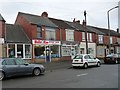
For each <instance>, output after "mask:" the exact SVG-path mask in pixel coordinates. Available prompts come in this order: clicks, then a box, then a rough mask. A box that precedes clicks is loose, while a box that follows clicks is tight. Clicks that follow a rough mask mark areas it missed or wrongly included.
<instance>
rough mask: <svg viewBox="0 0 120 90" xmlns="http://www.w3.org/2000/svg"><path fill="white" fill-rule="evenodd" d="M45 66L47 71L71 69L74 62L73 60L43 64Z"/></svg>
mask: <svg viewBox="0 0 120 90" xmlns="http://www.w3.org/2000/svg"><path fill="white" fill-rule="evenodd" d="M42 65H44V67H45V69H46V71H48V70H56V69H61V68H66V69H67V68H71V67H72V61H71V60H64V61H63V60H61V61H53V62H46V63H42Z"/></svg>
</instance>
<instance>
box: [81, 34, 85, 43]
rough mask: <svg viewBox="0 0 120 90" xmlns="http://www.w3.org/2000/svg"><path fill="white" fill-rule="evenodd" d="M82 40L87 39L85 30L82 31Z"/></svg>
mask: <svg viewBox="0 0 120 90" xmlns="http://www.w3.org/2000/svg"><path fill="white" fill-rule="evenodd" d="M82 41H85V32H82Z"/></svg>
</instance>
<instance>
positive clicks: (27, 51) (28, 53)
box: [25, 45, 31, 58]
mask: <svg viewBox="0 0 120 90" xmlns="http://www.w3.org/2000/svg"><path fill="white" fill-rule="evenodd" d="M25 58H31V45H25Z"/></svg>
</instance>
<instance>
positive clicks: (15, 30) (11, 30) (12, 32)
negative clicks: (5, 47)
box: [6, 24, 30, 43]
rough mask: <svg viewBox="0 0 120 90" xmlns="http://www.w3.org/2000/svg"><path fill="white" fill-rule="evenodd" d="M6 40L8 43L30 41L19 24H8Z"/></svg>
mask: <svg viewBox="0 0 120 90" xmlns="http://www.w3.org/2000/svg"><path fill="white" fill-rule="evenodd" d="M6 42H8V43H30V39H29V38H28V37H27V35H26V34H25V32H24V30H23V28H22V27H21V26H19V25H13V24H6Z"/></svg>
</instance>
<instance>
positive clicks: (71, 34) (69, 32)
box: [66, 30, 74, 41]
mask: <svg viewBox="0 0 120 90" xmlns="http://www.w3.org/2000/svg"><path fill="white" fill-rule="evenodd" d="M66 40H67V41H74V31H73V30H66Z"/></svg>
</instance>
